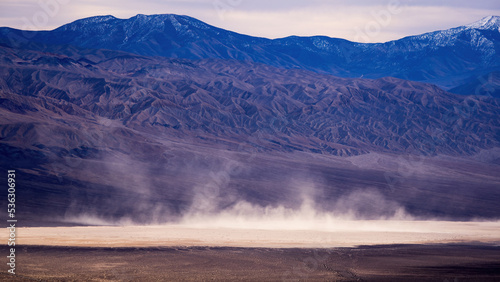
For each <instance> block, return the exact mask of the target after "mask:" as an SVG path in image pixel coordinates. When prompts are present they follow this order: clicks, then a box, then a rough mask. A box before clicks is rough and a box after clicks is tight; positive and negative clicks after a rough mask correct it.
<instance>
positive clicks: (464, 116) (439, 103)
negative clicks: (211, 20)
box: [0, 48, 500, 155]
mask: <svg viewBox="0 0 500 282" xmlns="http://www.w3.org/2000/svg"><path fill="white" fill-rule="evenodd" d="M0 50H1V51H2V58H3V61H4V62H3V63H2V71H1V76H0V90H1V91H2V99H3V100H2V105H3V106H4V107H7V108H6V109H16V107H18V108H19V109H18V111H31V112H33V111H34V110H27V109H32V108H35V109H37V108H38V107H39V106H37V105H36V103H35V104H33V103H34V102H30V103H28V104H26V103H27V102H28V101H31V100H32V101H35V100H37V99H42V101H51V103H56V104H60V107H63V108H65V109H66V108H67V109H68V110H70V111H71V112H73V111H76V112H75V113H78V112H79V111H89V112H91V113H93V114H95V115H98V116H101V117H105V118H108V119H112V120H119V121H120V122H121V123H123V124H124V125H125V126H126V127H129V128H133V129H136V130H143V131H144V130H146V131H147V132H155V133H157V134H159V133H161V132H163V133H164V134H167V135H174V136H181V135H184V136H191V137H193V138H202V139H203V138H209V139H213V138H215V140H219V141H220V140H226V141H224V142H229V143H231V142H233V143H235V144H237V143H241V142H242V141H244V140H246V139H247V138H248V136H252V135H256V134H257V136H259V138H258V139H259V140H258V141H257V143H254V144H252V146H254V147H261V148H263V150H278V151H290V150H291V151H295V150H301V151H303V150H305V151H313V152H320V153H325V154H334V155H353V154H354V155H356V154H360V153H366V152H368V151H379V152H384V151H387V152H399V153H402V152H406V153H410V152H416V153H419V154H435V153H445V154H451V155H463V154H472V153H475V152H478V151H479V150H480V149H486V148H492V147H495V146H498V145H499V144H500V143H499V142H500V138H499V136H500V127H499V117H498V112H500V109H499V102H498V100H495V99H492V98H475V99H472V98H470V97H461V96H456V95H452V94H449V93H446V92H444V91H442V90H440V89H439V88H437V87H435V86H433V85H429V84H422V83H414V82H409V81H403V80H399V79H393V78H385V79H378V80H366V79H342V78H337V77H333V76H330V75H318V74H315V73H313V72H308V71H302V70H284V69H277V68H273V67H270V66H266V65H262V64H254V63H242V62H239V61H221V60H213V59H210V60H202V61H185V60H169V59H161V58H149V57H140V56H133V55H127V54H121V53H117V54H114V53H110V54H108V55H102V54H101V55H93V56H86V57H81V56H80V55H78V56H79V57H75V58H70V57H65V56H60V55H51V54H47V53H39V52H33V51H19V50H16V49H10V48H1V49H0ZM98 56H101V58H100V59H99V61H96V62H92V61H91V59H93V60H95V59H96V58H97V57H98ZM26 99H28V100H26ZM33 99H35V100H33ZM47 99H48V100H47ZM42 101H40V102H39V103H40V104H45V103H46V102H42ZM14 105H17V106H14ZM28 105H30V106H28ZM24 107H27V108H26V109H24ZM75 107H76V108H75ZM77 108H78V109H81V110H78V111H77V110H76V109H77ZM450 129H452V130H450ZM195 136H197V137H195ZM429 146H430V147H432V149H429V148H428V147H429Z"/></svg>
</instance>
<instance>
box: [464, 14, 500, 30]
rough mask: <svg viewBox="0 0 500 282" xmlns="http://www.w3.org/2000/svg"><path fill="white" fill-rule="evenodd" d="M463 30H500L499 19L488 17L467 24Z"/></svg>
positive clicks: (497, 17)
mask: <svg viewBox="0 0 500 282" xmlns="http://www.w3.org/2000/svg"><path fill="white" fill-rule="evenodd" d="M465 28H471V29H489V30H495V29H499V28H500V17H499V16H488V17H484V18H482V19H481V20H479V21H477V22H474V23H471V24H468V25H466V26H465Z"/></svg>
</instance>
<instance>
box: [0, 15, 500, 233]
mask: <svg viewBox="0 0 500 282" xmlns="http://www.w3.org/2000/svg"><path fill="white" fill-rule="evenodd" d="M498 28H499V18H498V17H487V18H485V19H483V20H481V21H479V22H477V23H474V24H471V25H467V26H463V27H459V28H455V29H451V30H447V31H437V32H432V33H428V34H424V35H420V36H413V37H407V38H403V39H400V40H397V41H392V42H387V43H377V44H362V43H354V42H349V41H346V40H342V39H334V38H328V37H287V38H282V39H273V40H271V39H265V38H255V37H250V36H246V35H241V34H237V33H234V32H230V31H225V30H222V29H219V28H215V27H212V26H210V25H208V24H205V23H203V22H200V21H198V20H196V19H193V18H190V17H187V16H177V15H152V16H145V15H137V16H135V17H132V18H130V19H126V20H122V19H117V18H114V17H112V16H100V17H92V18H87V19H82V20H78V21H76V22H73V23H70V24H68V25H64V26H62V27H60V28H57V29H55V30H53V31H36V32H35V31H21V30H15V29H11V28H0V66H1V69H0V117H1V122H0V151H1V152H2V155H3V156H5V158H2V160H0V165H1V167H2V168H6V169H8V168H11V167H15V168H16V169H18V170H19V171H20V172H21V173H22V177H23V178H22V179H23V180H22V181H23V182H22V183H23V185H24V187H25V188H24V190H20V191H19V197H20V199H21V200H22V201H23V203H24V206H23V207H24V209H22V211H21V212H24V213H25V218H27V220H26V222H28V221H29V220H28V218H29V219H30V220H31V221H30V222H31V223H32V224H38V223H39V222H45V224H49V223H48V222H50V221H57V222H58V223H57V224H60V222H61V221H65V220H66V221H67V220H68V218H70V219H71V218H75V217H77V216H82V214H83V215H85V216H97V215H98V216H99V217H100V218H101V219H106V220H111V221H114V220H118V219H122V218H128V219H131V220H132V221H134V222H166V221H169V220H171V219H172V218H178V217H179V216H180V215H182V214H183V213H185V212H187V211H190V210H191V209H192V208H193V206H196V207H198V206H199V202H198V201H199V197H200V195H202V196H203V197H206V198H209V199H211V201H213V202H212V203H211V205H210V206H209V207H206V208H205V210H204V211H206V212H207V211H213V209H215V210H217V209H219V208H224V207H231V206H234V205H235V204H236V203H238V202H239V201H242V200H244V201H246V202H250V203H252V204H255V205H261V206H266V205H274V206H276V205H285V206H292V207H297V206H298V205H300V200H301V199H300V195H303V193H304V187H299V186H301V185H302V184H301V185H297V183H305V184H304V185H305V186H308V187H316V188H315V189H316V190H315V192H314V193H313V195H308V196H310V197H312V198H313V200H314V201H315V202H316V204H317V205H318V208H319V209H324V210H327V211H337V212H344V213H351V214H352V213H354V214H355V215H358V216H360V217H364V218H376V217H379V216H392V215H394V213H395V212H396V210H398V209H399V208H400V207H402V208H404V209H405V210H406V211H408V212H409V213H410V214H412V215H416V216H431V217H440V218H451V219H461V220H462V219H471V218H477V217H479V218H495V217H498V216H500V209H498V204H497V203H498V201H497V200H498V198H499V197H500V191H499V190H498V187H500V186H499V185H500V178H499V176H498V173H497V172H498V169H499V167H500V153H499V151H498V148H499V147H500V117H499V113H500V100H499V99H498V98H497V97H496V96H495V95H496V94H495V93H498V92H495V91H497V88H496V85H497V84H498V71H497V69H498V66H499V65H500V64H499V56H498V55H497V49H498V39H499V37H500V35H499V33H500V32H499V30H498ZM360 76H363V77H362V78H360ZM429 81H432V82H434V83H435V84H432V83H428V82H429ZM485 81H486V82H485ZM450 87H453V88H452V90H453V92H455V93H461V94H463V95H458V94H453V93H450V92H447V91H446V90H444V89H446V88H450ZM465 94H468V95H465ZM235 166H236V167H238V169H234V167H235ZM20 185H22V184H20ZM210 185H212V186H217V189H215V192H214V189H212V188H210V189H208V188H207V186H210ZM212 186H210V187H212ZM302 186H303V185H302ZM471 187H473V188H471ZM207 189H208V190H207ZM207 191H209V192H207ZM363 195H369V196H370V197H365V196H363ZM4 199H7V197H4ZM339 199H345V200H346V201H345V202H344V201H341V202H339V201H340V200H339ZM374 199H376V202H377V204H374ZM21 200H20V201H21ZM335 203H336V204H335ZM423 203H425V204H423ZM212 205H213V206H212ZM201 206H203V205H201ZM341 207H342V208H341ZM340 209H342V210H341V211H340ZM346 209H347V210H346ZM349 209H350V210H349ZM153 218H154V219H153Z"/></svg>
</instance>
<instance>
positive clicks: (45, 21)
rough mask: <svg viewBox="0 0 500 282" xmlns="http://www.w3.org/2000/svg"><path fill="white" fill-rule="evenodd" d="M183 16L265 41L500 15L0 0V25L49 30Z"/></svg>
mask: <svg viewBox="0 0 500 282" xmlns="http://www.w3.org/2000/svg"><path fill="white" fill-rule="evenodd" d="M167 13H173V14H182V15H189V16H192V17H195V18H198V19H200V20H202V21H204V22H206V23H208V24H211V25H214V26H217V27H221V28H224V29H229V30H232V31H236V32H239V33H244V34H248V35H253V36H262V37H268V38H277V37H285V36H289V35H302V36H309V35H327V36H330V37H340V38H345V39H349V40H353V41H360V42H384V41H388V40H392V39H398V38H401V37H404V36H407V35H413V34H420V33H424V32H428V31H434V30H439V29H446V28H450V27H456V26H460V25H464V24H468V23H471V22H474V21H477V20H479V19H481V18H483V17H485V16H489V15H500V1H498V0H473V1H471V0H441V1H440V0H421V1H420V0H408V1H404V0H360V1H338V0H300V1H299V0H184V1H178V0H1V3H0V26H9V27H14V28H20V29H34V30H42V29H53V28H56V27H58V26H61V25H63V24H65V23H68V22H72V21H74V20H76V19H80V18H84V17H90V16H95V15H114V16H115V17H118V18H129V17H132V16H134V15H136V14H167Z"/></svg>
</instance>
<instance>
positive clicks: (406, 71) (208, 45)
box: [0, 14, 500, 94]
mask: <svg viewBox="0 0 500 282" xmlns="http://www.w3.org/2000/svg"><path fill="white" fill-rule="evenodd" d="M499 19H500V18H499V17H498V16H489V17H485V18H483V19H481V20H479V21H477V22H475V23H472V24H468V25H464V26H461V27H457V28H452V29H448V30H441V31H434V32H430V33H425V34H422V35H416V36H409V37H405V38H402V39H399V40H394V41H389V42H386V43H355V42H350V41H347V40H344V39H338V38H330V37H326V36H312V37H298V36H290V37H286V38H280V39H266V38H260V37H252V36H247V35H243V34H238V33H235V32H231V31H227V30H224V29H221V28H217V27H214V26H211V25H209V24H206V23H204V22H202V21H199V20H197V19H195V18H192V17H188V16H180V15H173V14H162V15H141V14H139V15H136V16H134V17H131V18H129V19H118V18H115V17H113V16H97V17H91V18H86V19H81V20H77V21H75V22H72V23H69V24H66V25H64V26H61V27H59V28H57V29H55V30H52V31H44V32H32V31H19V30H14V29H9V28H1V29H0V43H2V42H3V43H4V44H7V45H8V44H9V43H12V40H11V39H10V40H9V38H29V41H30V43H31V42H39V43H43V44H49V45H73V46H78V47H83V48H92V49H110V50H120V51H125V52H130V53H135V54H139V55H144V56H162V57H170V58H186V59H205V58H216V59H236V60H241V61H251V62H257V63H263V64H267V65H270V66H275V67H280V68H298V69H305V70H311V71H315V72H319V73H328V74H334V75H337V76H341V77H361V76H363V77H365V78H381V77H387V76H392V77H397V78H401V79H407V80H414V81H423V82H431V83H435V84H437V85H439V86H441V87H442V88H444V89H452V88H453V89H466V88H464V87H460V86H461V85H462V84H464V83H469V81H471V80H474V79H477V77H481V76H485V75H488V73H491V72H494V71H499V70H500V56H499V54H498V50H500V32H499V30H498V28H499V22H500V20H499ZM38 48H39V47H38ZM42 51H43V50H42ZM460 94H475V93H460Z"/></svg>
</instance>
